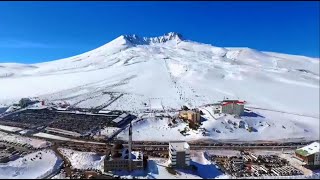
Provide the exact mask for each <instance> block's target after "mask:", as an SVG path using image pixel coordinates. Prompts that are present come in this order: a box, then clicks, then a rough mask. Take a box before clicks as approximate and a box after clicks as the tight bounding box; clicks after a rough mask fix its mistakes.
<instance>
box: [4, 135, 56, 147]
mask: <svg viewBox="0 0 320 180" xmlns="http://www.w3.org/2000/svg"><path fill="white" fill-rule="evenodd" d="M0 141H7V142H12V143H18V144H21V145H24V144H27V145H30V146H32V147H34V148H45V147H48V146H50V145H51V143H50V142H48V141H44V140H41V139H34V138H28V137H24V136H19V135H15V134H8V133H4V132H0Z"/></svg>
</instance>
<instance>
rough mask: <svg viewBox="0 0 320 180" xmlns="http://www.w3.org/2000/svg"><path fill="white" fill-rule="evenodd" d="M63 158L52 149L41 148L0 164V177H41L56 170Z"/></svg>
mask: <svg viewBox="0 0 320 180" xmlns="http://www.w3.org/2000/svg"><path fill="white" fill-rule="evenodd" d="M62 164H63V160H62V159H61V158H60V157H58V156H56V155H55V153H54V152H53V151H52V150H42V151H37V152H34V153H31V154H28V155H26V156H24V157H21V158H19V159H17V160H15V161H10V162H8V163H5V164H0V179H22V178H23V179H41V178H47V177H49V176H50V175H51V174H53V173H56V172H58V170H59V169H60V167H61V166H62Z"/></svg>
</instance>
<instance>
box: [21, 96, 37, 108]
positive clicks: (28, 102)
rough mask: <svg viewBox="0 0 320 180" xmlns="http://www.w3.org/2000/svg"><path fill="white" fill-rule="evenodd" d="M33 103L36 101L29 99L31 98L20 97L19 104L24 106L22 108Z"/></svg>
mask: <svg viewBox="0 0 320 180" xmlns="http://www.w3.org/2000/svg"><path fill="white" fill-rule="evenodd" d="M32 104H34V102H33V101H31V99H29V98H22V99H20V101H19V105H20V107H22V108H25V107H27V106H29V105H32Z"/></svg>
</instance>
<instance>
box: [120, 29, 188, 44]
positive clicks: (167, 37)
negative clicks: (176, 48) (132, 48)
mask: <svg viewBox="0 0 320 180" xmlns="http://www.w3.org/2000/svg"><path fill="white" fill-rule="evenodd" d="M120 37H122V38H123V39H125V40H126V41H128V42H130V43H131V44H134V45H149V44H158V43H166V42H168V41H172V40H176V41H182V40H183V38H182V35H181V34H179V33H176V32H169V33H166V34H164V35H163V36H158V37H140V36H138V35H136V34H133V35H122V36H120Z"/></svg>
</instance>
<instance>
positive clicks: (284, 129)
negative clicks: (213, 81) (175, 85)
mask: <svg viewBox="0 0 320 180" xmlns="http://www.w3.org/2000/svg"><path fill="white" fill-rule="evenodd" d="M205 109H207V110H210V107H209V108H201V110H203V112H204V113H205V115H203V116H202V117H203V118H204V121H203V122H202V125H201V127H200V128H205V129H206V131H207V132H206V134H205V135H203V133H202V132H203V130H202V129H198V130H192V129H190V131H188V132H187V135H186V136H184V135H182V134H181V133H180V131H182V130H184V129H185V128H186V127H188V124H187V123H185V122H183V121H179V123H178V124H176V125H174V126H172V127H169V126H168V124H169V122H170V121H169V119H168V118H162V119H161V118H156V117H145V118H143V119H142V120H140V121H136V122H134V123H133V140H135V141H143V140H144V141H173V140H186V141H193V140H232V141H259V140H264V141H278V140H281V141H288V140H290V141H296V140H299V141H300V140H318V139H319V136H320V134H319V119H317V118H312V117H304V116H298V115H292V114H286V113H279V112H273V111H267V110H255V111H254V112H255V113H254V114H253V113H252V114H250V113H246V114H245V116H242V117H241V119H238V118H234V117H233V116H231V115H227V116H220V117H218V116H216V117H215V118H214V117H212V116H211V115H210V114H209V113H208V112H207V111H206V110H205ZM240 121H242V122H244V124H247V125H248V126H250V127H253V128H254V129H255V130H254V131H252V132H249V131H248V130H246V129H245V128H239V126H238V124H239V122H240ZM117 138H119V139H124V140H128V128H126V129H125V130H124V131H122V132H120V133H119V134H118V135H117Z"/></svg>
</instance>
